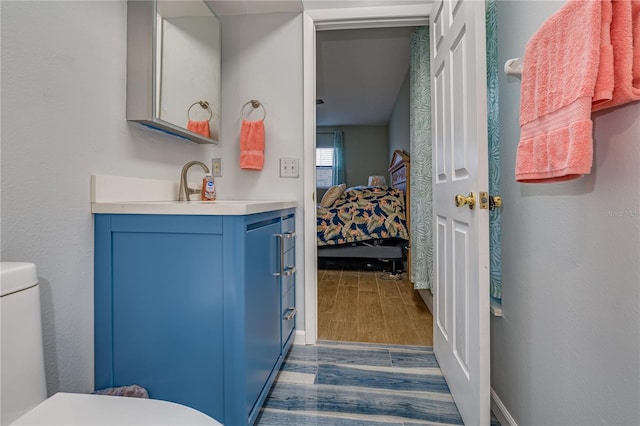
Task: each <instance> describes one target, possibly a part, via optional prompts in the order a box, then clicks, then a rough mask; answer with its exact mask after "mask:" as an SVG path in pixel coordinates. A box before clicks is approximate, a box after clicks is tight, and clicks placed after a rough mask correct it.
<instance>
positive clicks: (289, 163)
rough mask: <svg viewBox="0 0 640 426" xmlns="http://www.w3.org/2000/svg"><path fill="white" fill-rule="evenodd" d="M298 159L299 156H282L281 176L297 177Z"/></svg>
mask: <svg viewBox="0 0 640 426" xmlns="http://www.w3.org/2000/svg"><path fill="white" fill-rule="evenodd" d="M298 176H299V171H298V159H297V158H281V159H280V177H287V178H297V177H298Z"/></svg>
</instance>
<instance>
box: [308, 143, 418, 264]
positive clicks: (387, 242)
mask: <svg viewBox="0 0 640 426" xmlns="http://www.w3.org/2000/svg"><path fill="white" fill-rule="evenodd" d="M409 167H410V161H409V156H408V155H407V154H406V153H404V152H402V151H395V152H394V154H393V157H392V160H391V165H390V167H389V173H390V175H391V187H367V186H358V187H352V188H349V189H346V190H345V191H344V193H343V194H342V195H341V196H340V197H339V198H338V199H337V200H335V202H333V203H332V204H331V205H330V206H325V207H323V206H320V205H319V206H318V207H317V211H316V220H317V244H318V257H320V258H342V259H344V258H361V259H378V260H383V261H389V262H391V264H392V272H393V273H394V274H395V273H396V271H397V266H398V265H397V262H401V261H403V260H405V259H406V254H407V250H408V249H409V220H410V215H409V213H408V209H407V207H406V206H408V205H409V204H408V203H409V200H410V192H409V189H410V185H409V175H410V174H409Z"/></svg>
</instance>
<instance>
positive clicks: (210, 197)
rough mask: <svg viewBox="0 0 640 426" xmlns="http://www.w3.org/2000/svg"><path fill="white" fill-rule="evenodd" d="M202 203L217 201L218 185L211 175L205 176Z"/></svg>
mask: <svg viewBox="0 0 640 426" xmlns="http://www.w3.org/2000/svg"><path fill="white" fill-rule="evenodd" d="M200 198H201V199H202V201H214V200H215V199H216V184H215V182H214V180H213V176H212V175H211V173H207V174H205V176H204V178H203V179H202V192H201V194H200Z"/></svg>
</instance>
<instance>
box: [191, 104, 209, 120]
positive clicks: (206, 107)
mask: <svg viewBox="0 0 640 426" xmlns="http://www.w3.org/2000/svg"><path fill="white" fill-rule="evenodd" d="M196 105H200V106H201V107H202V109H206V110H207V111H209V119H208V120H207V121H211V118H213V111H211V107H210V106H209V102H207V101H197V102H194V103H192V104H191V106H190V107H189V109H188V110H187V119H189V120H191V108H193V107H194V106H196Z"/></svg>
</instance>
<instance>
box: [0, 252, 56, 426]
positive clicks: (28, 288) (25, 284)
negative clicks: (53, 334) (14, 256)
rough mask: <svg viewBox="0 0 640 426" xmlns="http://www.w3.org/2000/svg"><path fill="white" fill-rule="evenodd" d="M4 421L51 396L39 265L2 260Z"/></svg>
mask: <svg viewBox="0 0 640 426" xmlns="http://www.w3.org/2000/svg"><path fill="white" fill-rule="evenodd" d="M0 264H1V266H0V324H1V326H0V327H1V333H2V334H1V336H2V345H0V364H1V365H0V382H1V386H0V423H1V424H2V425H6V424H9V423H11V422H12V421H14V420H15V419H17V418H18V417H20V416H21V415H22V414H24V413H26V412H27V411H29V410H30V409H31V408H33V407H35V406H36V405H38V404H39V403H41V402H42V401H44V400H45V399H46V398H47V386H46V381H45V380H46V379H45V373H44V354H43V350H42V321H41V318H40V288H39V286H38V275H37V273H36V265H34V264H33V263H24V262H0Z"/></svg>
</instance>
